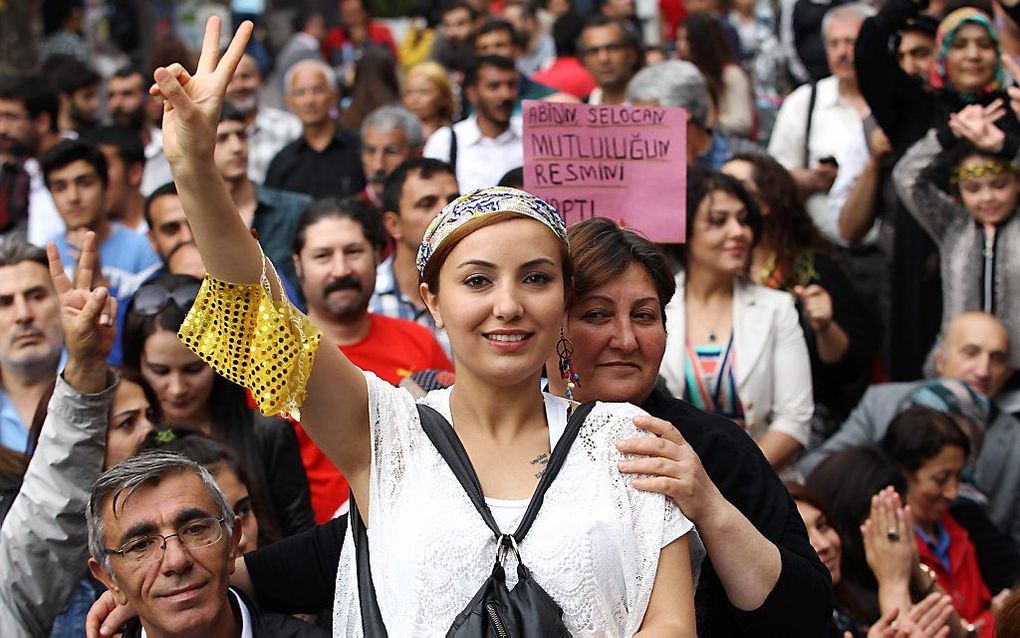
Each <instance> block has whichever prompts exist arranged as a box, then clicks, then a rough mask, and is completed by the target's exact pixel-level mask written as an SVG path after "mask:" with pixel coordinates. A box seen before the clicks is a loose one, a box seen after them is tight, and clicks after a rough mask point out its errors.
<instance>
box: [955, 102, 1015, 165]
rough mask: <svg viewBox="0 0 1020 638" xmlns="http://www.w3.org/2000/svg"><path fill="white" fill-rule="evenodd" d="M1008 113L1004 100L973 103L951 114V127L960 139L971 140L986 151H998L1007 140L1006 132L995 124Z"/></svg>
mask: <svg viewBox="0 0 1020 638" xmlns="http://www.w3.org/2000/svg"><path fill="white" fill-rule="evenodd" d="M1005 113H1006V107H1005V106H1003V104H1002V100H1001V99H1000V100H995V101H993V102H992V103H991V104H989V105H988V106H982V105H980V104H971V105H969V106H965V107H964V108H962V109H961V110H960V111H959V112H958V113H952V114H950V116H949V128H950V130H951V131H953V134H954V135H956V136H957V137H958V138H960V139H964V140H967V141H969V142H970V143H971V144H973V145H974V146H976V147H977V148H978V149H980V150H982V151H985V152H986V153H998V152H1000V151H1001V150H1002V147H1003V144H1004V143H1005V141H1006V134H1005V133H1003V132H1002V129H1000V128H999V127H998V126H996V125H995V122H997V121H998V120H999V119H1001V118H1002V116H1003V115H1005Z"/></svg>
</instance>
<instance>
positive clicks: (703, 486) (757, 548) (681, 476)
mask: <svg viewBox="0 0 1020 638" xmlns="http://www.w3.org/2000/svg"><path fill="white" fill-rule="evenodd" d="M634 424H635V425H636V426H637V427H638V428H640V429H642V430H644V431H646V432H651V433H652V434H654V435H655V436H654V437H641V438H633V439H625V440H623V441H620V442H619V443H618V444H617V447H618V448H619V450H620V451H621V452H623V453H624V454H635V455H640V456H641V458H634V459H627V460H624V461H620V471H621V472H623V473H625V474H645V475H647V476H637V477H635V478H634V483H633V485H634V487H636V488H637V489H639V490H645V491H648V492H658V493H660V494H664V495H666V496H668V497H669V498H671V499H673V501H674V502H676V504H677V506H679V507H680V509H681V510H682V511H683V513H684V515H686V516H687V518H689V519H690V520H691V521H692V522H693V523H694V524H695V526H697V528H698V534H699V535H700V536H701V540H702V542H703V543H704V545H705V550H706V551H707V552H708V556H709V558H710V559H711V561H712V566H713V567H714V568H715V571H716V574H718V576H719V581H720V582H721V583H722V585H723V589H725V590H726V596H727V598H729V600H730V603H732V604H733V606H734V607H736V608H737V609H740V610H743V611H751V610H754V609H757V608H758V607H760V606H761V605H762V604H763V603H764V602H765V600H766V599H767V598H768V595H769V594H770V593H771V592H772V589H773V588H774V587H775V585H776V582H777V581H778V580H779V575H780V573H781V572H782V558H781V556H780V554H779V549H778V548H777V547H776V546H775V545H774V544H773V543H772V542H771V541H769V540H768V539H767V538H765V537H764V536H762V534H761V533H760V532H759V531H758V530H757V529H756V528H755V527H754V525H752V524H751V522H750V521H749V520H747V518H745V517H744V515H743V514H741V513H740V510H738V509H737V508H736V507H734V506H733V504H731V503H730V502H729V501H727V500H726V499H725V498H723V496H722V494H721V493H720V492H719V488H717V487H716V485H715V483H713V482H712V479H710V478H709V476H708V474H707V473H706V472H705V468H704V467H703V466H702V464H701V459H699V458H698V455H697V453H695V451H694V450H693V449H692V448H691V446H690V445H688V444H687V442H686V441H684V438H683V437H682V436H681V435H680V432H679V431H678V430H677V429H676V428H675V427H674V426H673V424H672V423H669V422H668V421H663V420H662V419H657V418H654V417H650V416H643V417H636V418H635V419H634Z"/></svg>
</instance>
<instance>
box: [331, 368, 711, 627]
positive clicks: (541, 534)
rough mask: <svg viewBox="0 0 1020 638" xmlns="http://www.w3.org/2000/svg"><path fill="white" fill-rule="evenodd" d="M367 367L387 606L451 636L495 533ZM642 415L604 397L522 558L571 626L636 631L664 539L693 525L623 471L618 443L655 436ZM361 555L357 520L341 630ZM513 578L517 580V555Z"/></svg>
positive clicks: (399, 620) (375, 532)
mask: <svg viewBox="0 0 1020 638" xmlns="http://www.w3.org/2000/svg"><path fill="white" fill-rule="evenodd" d="M365 377H366V379H367V381H368V396H369V401H368V403H369V421H370V424H371V429H372V464H371V472H370V478H369V493H370V495H371V496H370V503H369V521H368V523H369V528H368V536H369V543H370V545H371V547H372V551H371V564H372V577H373V582H374V585H375V591H376V597H377V600H378V603H379V609H380V611H381V613H382V618H383V621H384V622H385V623H386V628H387V631H388V633H389V635H390V636H442V635H445V634H446V632H447V630H448V629H449V628H450V625H451V624H452V623H453V620H454V618H455V617H456V616H457V614H459V613H460V612H461V611H462V610H463V609H464V607H465V606H466V605H467V604H468V602H470V600H471V597H472V596H474V594H475V593H476V592H477V591H478V588H479V587H480V586H481V584H482V583H483V582H484V581H485V579H486V578H488V577H489V574H490V573H491V571H492V566H493V564H494V562H495V555H496V541H495V538H494V537H493V534H492V532H491V531H490V530H489V528H488V527H487V526H486V525H485V523H484V522H483V521H482V518H481V516H479V514H478V512H477V511H476V510H475V508H474V506H473V505H472V504H471V501H470V499H469V498H468V496H467V494H465V492H464V490H463V488H462V487H461V486H460V483H458V482H457V479H456V478H455V477H454V475H453V472H452V471H451V470H450V469H449V467H448V466H447V464H446V462H445V461H444V460H443V458H442V456H440V454H439V452H438V451H436V449H435V447H434V446H433V445H432V443H431V442H430V441H429V439H428V437H427V436H426V435H425V433H424V431H423V430H422V429H421V424H420V421H419V418H418V412H417V409H416V408H415V404H414V400H413V398H412V397H411V395H410V394H408V393H407V392H406V391H404V390H401V389H398V388H394V387H393V386H391V385H389V384H387V383H385V382H383V381H381V380H379V379H378V378H377V377H376V376H375V375H373V374H372V373H370V372H366V373H365ZM547 396H548V395H547ZM449 397H450V392H449V390H442V391H436V392H431V393H429V394H428V395H427V396H426V397H425V398H424V399H422V400H423V401H424V403H425V404H426V405H429V406H430V407H433V408H435V409H436V410H438V411H439V412H440V413H442V414H445V415H447V416H448V415H449V407H448V406H449ZM552 398H553V397H549V399H552ZM557 401H560V400H558V399H557ZM547 405H548V399H547ZM639 414H644V413H643V412H642V411H641V410H640V409H638V408H636V407H634V406H631V405H627V404H607V403H599V404H597V405H596V406H595V408H594V409H593V410H592V411H591V413H590V414H589V415H588V418H587V419H586V420H585V423H584V425H583V426H582V427H581V431H580V434H579V435H578V438H577V440H576V441H575V442H574V445H573V446H572V447H571V449H570V453H569V454H568V455H567V458H566V460H565V462H564V464H563V467H562V469H561V470H560V473H559V475H558V476H557V477H556V480H555V481H553V483H552V485H551V486H550V488H549V491H548V492H547V493H546V496H545V502H544V503H543V505H542V509H541V510H540V511H539V513H538V516H537V518H536V519H535V522H534V524H533V526H532V528H531V530H530V531H529V532H528V535H527V536H526V537H525V539H524V542H523V543H521V546H520V552H521V560H522V561H523V562H524V564H525V565H527V566H528V568H529V569H530V570H531V571H532V573H533V575H534V578H535V580H536V582H537V583H538V584H539V585H541V586H542V588H543V589H545V591H546V592H547V593H548V594H549V595H550V596H552V598H553V599H554V600H555V601H556V602H557V603H559V605H560V607H561V608H562V609H563V618H564V622H565V624H566V626H567V628H568V629H569V630H570V633H571V634H572V635H574V636H630V635H632V634H633V633H635V632H636V631H637V630H638V628H639V627H640V625H641V620H642V618H643V617H644V613H645V609H646V607H647V606H648V599H649V597H650V594H651V591H652V584H653V582H654V580H655V572H656V567H657V565H658V559H659V552H660V550H661V548H663V547H665V546H666V545H668V544H669V543H671V542H672V541H674V540H676V539H677V538H679V537H680V536H683V535H684V534H686V533H687V532H689V531H690V530H692V529H693V525H692V524H691V522H690V521H689V520H687V518H686V517H684V515H683V514H682V513H681V512H680V510H679V509H678V508H677V507H676V505H675V504H674V503H673V502H672V501H671V500H669V499H666V498H665V497H663V496H662V495H660V494H653V493H649V492H641V491H639V490H637V489H634V488H633V487H631V486H630V484H629V481H628V480H627V479H626V476H625V475H623V474H621V473H620V471H619V470H618V469H617V461H619V460H620V459H621V458H622V455H621V454H620V452H619V451H618V450H617V449H616V442H617V441H619V440H620V439H623V438H628V437H633V436H642V435H645V436H648V435H647V434H645V433H642V432H641V431H640V430H638V429H637V428H636V427H635V426H634V424H633V422H632V419H633V417H634V416H637V415H639ZM354 555H355V552H354V544H353V541H352V539H351V532H350V528H348V531H347V537H346V539H345V541H344V551H343V552H342V553H341V557H340V567H339V570H338V573H337V587H336V596H335V600H334V606H333V635H334V636H357V637H360V636H362V627H361V614H360V609H359V603H358V584H357V574H356V562H355V560H354ZM507 580H508V582H507V584H508V586H510V587H512V586H513V585H514V584H515V580H516V571H515V569H514V566H513V565H507Z"/></svg>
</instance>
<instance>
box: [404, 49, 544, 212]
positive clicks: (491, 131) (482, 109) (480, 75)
mask: <svg viewBox="0 0 1020 638" xmlns="http://www.w3.org/2000/svg"><path fill="white" fill-rule="evenodd" d="M519 83H520V74H519V73H518V72H517V67H516V66H514V62H513V60H511V59H510V58H506V57H503V56H499V55H490V56H484V57H480V58H478V59H476V60H473V61H472V63H471V64H470V65H469V66H468V69H467V73H466V74H465V76H464V92H465V93H466V94H467V98H468V102H470V103H471V108H472V110H473V111H474V112H473V114H472V115H471V116H470V117H468V118H467V119H465V120H462V121H460V122H457V123H456V124H454V125H453V126H452V127H450V126H446V127H443V128H441V129H439V130H438V131H436V132H435V133H433V134H432V135H431V136H430V137H429V139H428V142H426V143H425V152H424V155H425V157H433V158H435V159H439V160H442V161H444V162H447V163H449V164H450V165H451V166H453V168H454V172H455V174H456V175H457V183H458V184H460V187H461V189H462V190H463V191H464V192H470V191H473V190H475V189H478V188H485V187H487V186H495V185H496V184H497V183H499V179H500V178H501V177H503V175H505V174H506V172H507V171H509V170H510V169H512V168H517V167H518V166H521V165H523V164H524V143H523V136H522V129H521V120H520V118H519V117H516V116H514V106H515V105H516V103H517V97H518V92H517V91H518V86H519Z"/></svg>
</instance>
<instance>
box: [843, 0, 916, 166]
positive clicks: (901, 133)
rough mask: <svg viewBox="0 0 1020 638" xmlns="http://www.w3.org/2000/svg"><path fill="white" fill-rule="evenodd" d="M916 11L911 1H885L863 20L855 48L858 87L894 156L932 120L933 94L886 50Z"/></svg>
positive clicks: (908, 145) (913, 140) (914, 139)
mask: <svg viewBox="0 0 1020 638" xmlns="http://www.w3.org/2000/svg"><path fill="white" fill-rule="evenodd" d="M919 11H920V7H919V6H918V5H917V4H916V3H914V2H913V1H912V0H888V1H887V2H886V3H885V4H884V5H883V6H882V9H881V10H880V11H879V12H878V15H875V16H872V17H870V18H868V19H867V20H865V21H864V24H863V25H862V26H861V31H860V33H858V34H857V44H856V46H855V47H854V67H855V69H856V71H857V86H858V87H859V88H860V91H861V94H862V95H863V96H864V99H865V100H867V102H868V106H869V107H871V112H872V113H873V114H874V116H875V120H876V121H877V122H878V125H879V126H880V127H882V130H883V131H884V132H885V133H886V135H887V136H888V137H889V141H890V142H891V143H892V145H893V148H894V149H895V154H896V156H897V157H898V156H899V155H901V154H902V153H903V152H905V151H906V150H907V148H909V147H910V145H911V144H913V143H914V142H915V141H917V140H918V139H919V138H920V137H921V136H922V135H924V133H925V131H927V130H928V123H929V122H930V121H931V116H930V115H928V114H927V110H926V109H930V108H931V106H932V102H933V100H934V98H933V96H931V95H929V94H927V93H925V91H924V88H923V86H922V85H921V83H919V82H918V81H917V80H915V79H914V78H912V77H910V76H909V75H907V73H906V72H905V71H903V69H901V68H900V65H899V64H898V63H897V62H896V56H895V54H894V53H893V52H892V51H890V49H889V41H890V40H891V39H892V37H893V36H894V35H896V32H897V31H899V30H900V29H901V28H902V27H903V26H904V25H905V24H906V23H907V19H908V18H910V17H912V16H915V15H917V14H918V12H919Z"/></svg>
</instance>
